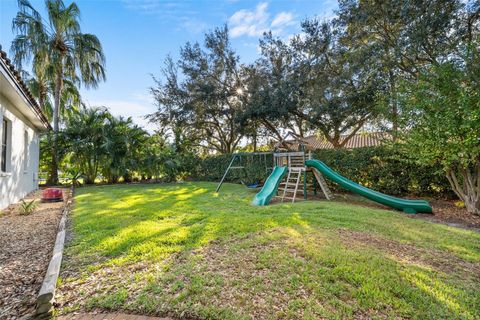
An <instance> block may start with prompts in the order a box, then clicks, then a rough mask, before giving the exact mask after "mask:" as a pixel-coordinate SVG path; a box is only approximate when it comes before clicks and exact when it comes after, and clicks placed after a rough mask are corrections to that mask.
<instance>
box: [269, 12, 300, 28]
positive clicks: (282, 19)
mask: <svg viewBox="0 0 480 320" xmlns="http://www.w3.org/2000/svg"><path fill="white" fill-rule="evenodd" d="M294 23H295V21H294V19H293V14H292V13H291V12H280V13H279V14H277V15H276V16H275V19H273V21H272V24H271V26H272V27H281V26H289V25H292V24H294Z"/></svg>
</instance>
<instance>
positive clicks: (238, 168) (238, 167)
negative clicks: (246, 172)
mask: <svg viewBox="0 0 480 320" xmlns="http://www.w3.org/2000/svg"><path fill="white" fill-rule="evenodd" d="M243 168H245V167H230V169H243Z"/></svg>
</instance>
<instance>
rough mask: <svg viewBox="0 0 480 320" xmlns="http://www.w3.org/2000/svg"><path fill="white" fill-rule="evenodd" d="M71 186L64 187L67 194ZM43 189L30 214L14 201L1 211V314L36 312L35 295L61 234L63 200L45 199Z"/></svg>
mask: <svg viewBox="0 0 480 320" xmlns="http://www.w3.org/2000/svg"><path fill="white" fill-rule="evenodd" d="M67 192H68V190H67V189H64V197H65V196H66V194H67ZM40 197H41V191H40V190H37V191H34V192H32V193H31V194H29V195H28V196H27V197H26V198H25V200H26V201H31V200H33V199H36V203H37V207H36V209H35V211H34V212H33V213H31V214H30V215H22V214H21V211H20V204H18V203H17V204H12V205H10V206H9V207H8V208H6V209H4V210H2V213H1V215H0V288H1V289H0V318H1V319H17V318H19V317H21V316H24V315H28V314H31V313H32V312H34V308H35V299H36V296H37V294H38V291H39V290H40V287H41V285H42V281H43V277H44V276H45V272H46V270H47V267H48V263H49V262H50V257H51V254H52V250H53V245H54V243H55V238H56V235H57V228H58V223H59V221H60V218H61V212H62V210H61V209H62V208H63V202H56V203H41V202H40Z"/></svg>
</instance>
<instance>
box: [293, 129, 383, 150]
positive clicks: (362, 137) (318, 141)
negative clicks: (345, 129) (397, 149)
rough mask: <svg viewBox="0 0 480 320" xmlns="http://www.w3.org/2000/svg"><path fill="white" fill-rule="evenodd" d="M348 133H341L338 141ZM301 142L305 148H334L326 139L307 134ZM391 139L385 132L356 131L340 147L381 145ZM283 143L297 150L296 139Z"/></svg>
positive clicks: (353, 147) (351, 147)
mask: <svg viewBox="0 0 480 320" xmlns="http://www.w3.org/2000/svg"><path fill="white" fill-rule="evenodd" d="M347 136H348V135H342V136H341V138H340V142H342V141H343V139H345V137H347ZM301 140H302V143H303V145H304V146H305V149H306V150H322V149H334V148H333V145H332V144H331V143H330V142H328V140H327V139H325V138H323V137H321V136H320V137H319V136H308V137H305V138H302V139H301ZM386 140H391V136H390V135H389V134H388V133H386V132H363V133H357V134H355V135H354V136H353V137H351V138H350V139H349V140H348V141H347V143H345V145H343V146H342V149H355V148H364V147H376V146H379V145H381V144H382V143H383V142H384V141H386ZM285 143H287V144H288V145H289V149H292V150H297V149H298V143H299V138H298V139H294V140H293V139H292V140H286V141H285Z"/></svg>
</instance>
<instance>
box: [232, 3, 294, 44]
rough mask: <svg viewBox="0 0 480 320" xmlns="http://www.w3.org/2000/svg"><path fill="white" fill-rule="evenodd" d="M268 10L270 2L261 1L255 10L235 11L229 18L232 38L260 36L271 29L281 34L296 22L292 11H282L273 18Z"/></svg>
mask: <svg viewBox="0 0 480 320" xmlns="http://www.w3.org/2000/svg"><path fill="white" fill-rule="evenodd" d="M270 16H271V14H270V13H269V12H268V3H267V2H260V3H258V4H257V6H256V7H255V9H254V10H247V9H242V10H239V11H237V12H235V13H234V14H233V15H232V16H231V17H230V18H229V19H228V23H229V25H230V34H231V36H232V38H237V37H241V36H244V35H246V36H249V37H259V36H261V35H262V34H263V33H264V32H267V31H269V30H271V31H272V32H273V33H274V34H281V33H282V32H283V31H284V28H285V27H287V26H290V25H292V24H294V23H295V21H294V15H293V13H291V12H286V11H283V12H280V13H279V14H277V15H276V16H275V17H274V18H273V19H271V18H270Z"/></svg>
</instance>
